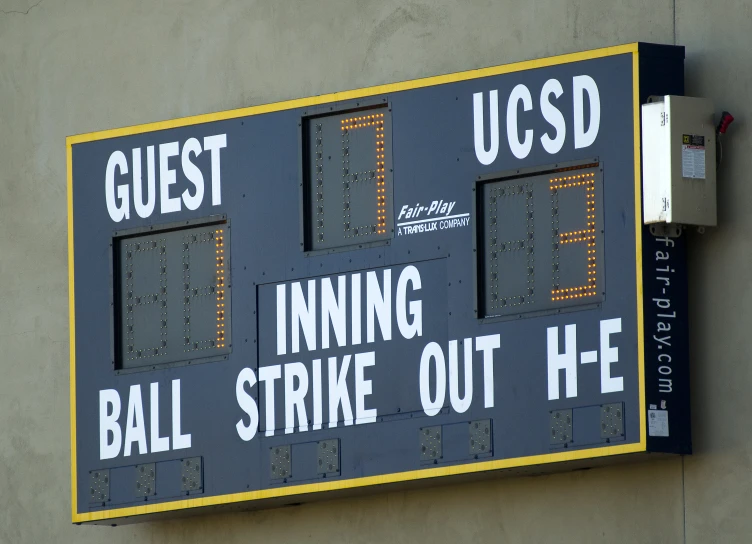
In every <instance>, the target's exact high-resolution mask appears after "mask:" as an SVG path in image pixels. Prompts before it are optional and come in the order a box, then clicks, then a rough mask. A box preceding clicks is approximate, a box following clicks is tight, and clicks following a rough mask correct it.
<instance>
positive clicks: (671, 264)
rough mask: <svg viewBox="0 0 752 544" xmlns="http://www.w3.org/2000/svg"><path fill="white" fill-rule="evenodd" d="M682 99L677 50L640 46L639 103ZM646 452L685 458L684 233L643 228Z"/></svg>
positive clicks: (688, 426) (687, 411) (686, 328)
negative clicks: (668, 97) (666, 97)
mask: <svg viewBox="0 0 752 544" xmlns="http://www.w3.org/2000/svg"><path fill="white" fill-rule="evenodd" d="M669 94H670V95H680V96H681V95H683V94H684V51H683V48H677V47H668V46H659V45H646V44H640V104H644V103H646V102H647V99H648V97H649V96H664V95H669ZM642 255H643V257H642V269H643V293H644V295H643V296H644V299H643V300H644V304H643V312H644V323H645V350H644V353H645V404H646V406H645V407H644V409H645V410H646V416H647V426H646V427H647V428H646V433H647V437H646V438H647V450H648V451H652V452H664V453H679V454H689V453H691V452H692V433H691V419H690V397H689V375H690V372H689V324H688V318H689V308H688V303H687V299H688V297H689V287H688V281H687V234H686V231H685V232H682V234H681V235H680V236H678V237H676V238H668V237H665V236H653V235H652V234H651V232H650V227H649V226H643V233H642Z"/></svg>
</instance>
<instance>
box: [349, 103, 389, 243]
mask: <svg viewBox="0 0 752 544" xmlns="http://www.w3.org/2000/svg"><path fill="white" fill-rule="evenodd" d="M366 127H373V128H374V129H375V131H376V148H375V152H376V153H375V156H376V168H375V169H373V170H366V171H364V172H351V171H350V132H351V131H353V130H356V129H360V128H366ZM340 130H341V132H342V195H343V205H342V208H343V211H342V215H343V217H342V222H343V226H344V231H345V238H350V237H352V236H366V235H369V234H385V233H386V183H385V165H386V161H385V159H384V114H383V113H374V114H371V115H361V116H357V117H350V118H348V119H343V120H342V121H340ZM374 179H375V180H376V223H375V224H373V225H357V226H353V225H351V223H350V189H351V186H352V184H353V183H362V182H369V181H372V180H374Z"/></svg>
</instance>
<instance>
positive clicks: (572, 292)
mask: <svg viewBox="0 0 752 544" xmlns="http://www.w3.org/2000/svg"><path fill="white" fill-rule="evenodd" d="M573 188H583V189H585V205H586V216H587V222H586V228H584V229H581V230H573V231H568V232H558V215H557V214H556V213H554V214H553V215H552V217H553V218H554V219H553V220H552V223H553V225H552V227H553V230H554V237H555V238H554V240H555V241H554V248H555V249H554V264H553V269H554V270H553V279H554V281H553V287H552V289H551V300H552V301H559V300H571V299H577V298H583V297H590V296H594V295H596V294H597V291H596V268H595V236H596V232H595V173H594V172H588V173H584V174H575V175H572V176H562V177H559V178H552V179H551V180H550V189H551V191H552V193H551V200H552V204H553V206H554V210H556V208H558V198H559V197H558V192H559V191H560V190H562V189H573ZM574 243H583V244H587V276H586V278H587V279H586V280H585V285H578V286H575V287H562V286H561V285H559V272H560V269H559V251H560V249H559V246H561V245H563V244H574Z"/></svg>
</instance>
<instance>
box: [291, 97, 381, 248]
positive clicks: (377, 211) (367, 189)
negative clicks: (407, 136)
mask: <svg viewBox="0 0 752 544" xmlns="http://www.w3.org/2000/svg"><path fill="white" fill-rule="evenodd" d="M390 150H391V114H390V112H389V109H388V108H387V107H378V108H371V109H366V110H357V111H350V112H346V113H337V114H334V115H327V116H325V117H312V118H308V119H306V120H305V125H304V155H305V159H304V163H305V164H304V167H305V174H304V176H305V187H304V199H305V204H304V208H305V218H304V224H305V249H306V250H307V251H316V250H327V249H334V248H339V247H350V246H356V247H357V245H361V246H362V245H363V244H365V243H371V242H380V241H384V240H388V239H390V238H392V235H393V230H392V224H393V216H392V214H393V208H394V206H393V203H392V174H391V170H392V158H391V151H390Z"/></svg>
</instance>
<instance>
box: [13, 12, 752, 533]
mask: <svg viewBox="0 0 752 544" xmlns="http://www.w3.org/2000/svg"><path fill="white" fill-rule="evenodd" d="M751 31H752V4H750V3H749V2H747V0H714V1H712V2H711V1H710V0H620V1H612V0H608V1H604V0H562V1H552V0H526V1H525V2H518V1H514V0H473V1H469V0H465V1H463V2H452V1H450V0H441V1H438V0H424V1H423V2H405V1H398V0H380V1H373V0H336V1H335V0H308V1H303V0H300V1H292V0H278V1H271V0H269V1H256V2H252V1H247V2H243V1H219V0H164V1H157V2H155V1H153V0H151V1H148V0H127V1H126V0H122V1H119V2H114V1H110V2H104V1H101V0H100V1H95V0H41V1H40V2H37V1H36V0H0V542H2V543H5V542H8V543H16V542H24V543H25V542H33V543H46V542H62V543H67V542H85V543H89V542H91V543H94V542H107V543H113V544H117V543H121V542H123V543H125V542H155V543H156V542H159V543H168V544H169V543H178V542H180V543H181V544H190V543H194V542H216V541H219V542H223V544H232V543H236V542H259V541H264V542H311V543H317V542H332V541H338V542H380V541H388V542H393V543H395V544H397V543H402V542H405V543H407V542H410V543H413V542H431V543H436V544H441V543H445V542H504V543H506V542H510V543H514V542H524V543H529V542H582V543H588V542H593V543H595V542H597V543H603V542H609V543H610V542H645V543H658V542H667V543H674V542H689V543H703V542H733V543H739V542H749V541H752V513H751V512H752V471H751V469H752V433H750V432H749V431H748V418H747V414H750V413H752V397H751V396H750V395H749V394H748V391H749V389H750V385H751V384H752V364H749V355H748V353H747V344H746V340H747V338H748V337H749V332H748V329H749V325H750V310H748V307H749V305H748V304H747V303H748V302H752V288H751V286H752V273H750V265H751V264H752V242H750V240H749V238H750V234H749V233H750V232H752V212H751V211H749V206H750V202H752V183H750V181H751V180H750V176H749V174H748V172H749V171H750V170H751V169H752V154H751V153H750V152H749V147H750V144H752V139H751V138H750V133H749V131H748V129H747V126H746V123H745V119H746V118H750V114H751V113H752V106H751V105H750V95H751V94H752V93H751V92H750V91H752V86H751V85H750V84H751V83H752V72H750V70H749V67H750V66H752V32H751ZM674 39H676V40H677V43H680V44H685V45H687V46H688V50H687V57H688V60H687V74H688V75H687V91H688V93H694V94H697V95H703V96H707V97H709V98H712V99H714V100H715V102H716V104H717V106H718V107H719V109H720V108H722V107H723V108H728V109H730V110H731V111H732V112H733V113H734V114H735V115H736V116H737V118H739V119H740V121H739V122H738V123H737V124H736V125H734V127H733V129H732V135H731V136H730V138H729V139H728V142H727V144H726V145H725V147H724V157H725V159H724V164H723V166H722V169H723V171H722V172H721V175H720V178H719V218H720V222H721V226H720V227H719V228H718V229H715V230H713V231H712V232H709V233H706V234H705V235H702V236H701V235H695V234H692V235H691V236H692V240H691V241H692V247H691V262H692V268H691V286H692V294H691V301H690V302H691V305H692V322H691V325H692V333H693V336H692V366H693V380H694V383H693V396H694V404H693V410H694V414H693V417H694V432H695V443H696V454H695V455H694V456H692V457H688V458H686V459H685V460H681V459H675V460H669V461H660V462H652V463H643V464H639V465H631V466H620V467H613V468H605V469H594V470H590V471H584V472H575V473H567V474H558V475H552V476H545V477H535V478H517V479H506V480H492V481H488V482H484V483H475V484H467V485H455V486H446V487H440V488H436V489H433V490H428V491H426V490H421V491H411V492H402V493H391V494H381V495H375V496H371V497H366V498H360V499H357V500H348V501H330V502H322V503H318V504H314V505H307V506H299V507H290V508H284V509H278V510H270V511H263V512H257V513H244V514H232V515H230V514H228V515H223V516H206V517H199V518H193V519H188V520H181V521H172V522H154V523H148V524H140V525H131V526H126V527H118V528H116V529H113V528H109V527H76V526H72V525H71V524H70V522H69V520H70V479H69V470H70V453H69V438H68V436H69V435H68V426H69V420H68V324H67V316H68V313H67V312H68V305H67V263H66V260H67V257H66V200H65V177H66V176H65V136H67V135H70V134H75V133H81V132H88V131H94V130H100V129H106V128H112V127H118V126H123V125H131V124H137V123H144V122H149V121H155V120H160V119H166V118H172V117H179V116H186V115H193V114H198V113H205V112H210V111H217V110H224V109H230V108H236V107H241V106H248V105H253V104H258V103H263V102H270V101H277V100H283V99H288V98H295V97H299V96H307V95H311V94H318V93H323V92H329V91H337V90H343V89H348V88H354V87H361V86H368V85H374V84H379V83H387V82H392V81H397V80H402V79H408V78H415V77H421V76H428V75H435V74H440V73H445V72H450V71H457V70H465V69H469V68H476V67H481V66H487V65H493V64H500V63H506V62H510V61H516V60H523V59H528V58H534V57H540V56H547V55H552V54H559V53H566V52H571V51H577V50H582V49H589V48H594V47H600V46H606V45H614V44H619V43H625V42H631V41H637V40H641V41H653V42H661V43H674Z"/></svg>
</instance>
